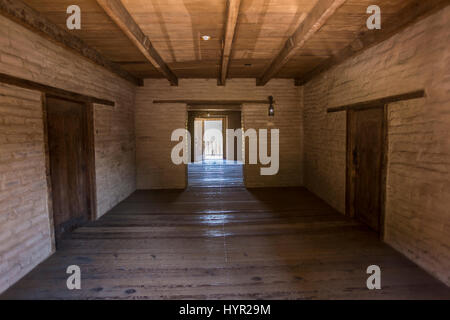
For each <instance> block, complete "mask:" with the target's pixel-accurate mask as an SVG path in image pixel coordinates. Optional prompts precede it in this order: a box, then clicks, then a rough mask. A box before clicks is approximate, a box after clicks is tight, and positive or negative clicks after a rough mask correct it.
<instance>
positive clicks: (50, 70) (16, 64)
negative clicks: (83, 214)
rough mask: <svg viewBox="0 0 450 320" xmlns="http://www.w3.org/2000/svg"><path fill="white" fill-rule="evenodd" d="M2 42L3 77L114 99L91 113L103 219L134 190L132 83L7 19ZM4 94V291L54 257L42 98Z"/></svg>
mask: <svg viewBox="0 0 450 320" xmlns="http://www.w3.org/2000/svg"><path fill="white" fill-rule="evenodd" d="M0 44H1V46H0V72H2V73H6V74H10V75H13V76H17V77H21V78H25V79H29V80H34V81H37V82H41V83H44V84H47V85H50V86H54V87H58V88H62V89H66V90H70V91H75V92H79V93H82V94H88V95H92V96H96V97H98V98H104V99H109V100H113V101H115V102H116V107H114V108H111V107H105V106H96V107H95V115H94V116H95V132H96V136H95V151H96V152H95V153H96V175H97V207H98V212H97V213H98V215H99V216H100V215H102V214H104V213H105V212H106V211H108V210H109V209H110V208H112V207H113V206H114V205H116V204H117V203H118V202H119V201H121V200H123V199H124V198H125V197H127V196H128V195H129V194H130V193H131V192H133V191H134V190H135V138H134V114H133V112H134V110H133V104H134V86H133V85H132V84H129V83H128V82H126V81H124V80H122V79H120V78H118V77H117V76H115V75H113V74H111V73H110V72H108V71H105V70H104V69H103V68H101V67H99V66H96V65H94V64H93V63H91V62H89V61H87V60H85V59H82V58H80V57H79V56H78V55H76V54H73V53H71V52H70V51H68V50H66V49H64V48H62V47H60V46H58V45H57V44H55V43H53V42H50V41H48V40H46V39H44V38H42V37H41V36H39V35H37V34H35V33H33V32H31V31H29V30H27V29H25V28H23V27H22V26H20V25H18V24H16V23H15V22H12V21H11V20H9V19H7V18H5V17H3V16H0ZM0 90H1V94H0V99H1V101H0V145H1V149H0V157H1V158H0V186H1V189H0V292H1V291H3V290H4V289H6V288H7V287H8V286H9V285H11V284H12V283H14V282H15V281H17V280H18V279H19V278H20V277H22V276H23V275H24V274H26V273H27V272H28V271H29V270H31V269H32V268H33V267H34V266H35V265H36V264H37V263H39V262H40V261H42V260H43V259H44V258H45V257H47V256H48V255H49V254H50V245H51V239H50V236H49V232H48V229H49V221H48V210H47V207H46V206H47V204H46V199H47V196H46V193H47V189H46V188H47V187H46V180H45V168H44V158H43V148H44V145H43V128H42V125H43V124H42V108H41V102H40V99H41V98H40V93H39V92H30V91H27V90H23V89H20V88H14V87H8V86H2V87H1V88H0ZM44 201H45V203H44Z"/></svg>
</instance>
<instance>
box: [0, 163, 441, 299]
mask: <svg viewBox="0 0 450 320" xmlns="http://www.w3.org/2000/svg"><path fill="white" fill-rule="evenodd" d="M193 167H194V168H195V169H198V170H195V171H193V172H194V173H195V172H196V173H197V176H196V179H195V180H194V181H195V183H194V184H195V186H192V187H189V188H188V189H187V190H153V191H136V192H135V193H134V194H132V195H131V196H130V197H129V198H127V199H126V200H125V201H123V202H122V203H120V204H119V205H117V206H116V207H115V208H114V209H112V210H111V211H110V212H109V213H107V214H106V215H105V216H103V217H102V218H101V219H99V220H98V221H95V222H92V223H89V224H88V225H86V226H84V227H81V228H79V229H77V230H75V231H74V232H73V233H71V234H68V235H66V237H65V238H64V239H63V240H62V242H61V247H60V248H59V249H58V251H57V252H56V253H55V254H54V255H53V256H51V257H50V258H48V259H47V260H46V261H44V262H43V263H42V264H40V265H39V266H38V267H37V268H35V269H34V270H33V271H32V272H31V273H29V274H28V275H27V276H25V278H23V279H22V280H20V281H19V282H18V283H17V284H15V285H14V286H13V287H11V288H10V289H9V290H8V291H6V292H5V293H4V294H3V295H2V296H0V298H1V299H107V298H108V299H135V298H139V299H431V298H435V299H443V298H445V299H448V298H450V289H448V288H447V287H446V286H445V285H444V284H442V283H439V282H438V281H437V280H435V279H433V278H432V277H431V276H430V275H428V274H427V273H425V272H424V271H423V270H421V269H419V268H418V267H417V266H416V265H415V264H413V263H412V262H410V261H409V260H407V259H406V258H404V257H403V256H401V255H400V254H399V253H397V252H396V251H394V250H393V249H392V248H390V247H388V246H387V245H385V244H383V243H382V242H380V241H379V240H378V237H377V235H376V234H375V233H374V232H372V231H370V230H369V229H368V228H367V227H365V226H362V225H361V224H359V223H357V222H354V221H352V220H349V219H348V218H346V217H344V216H342V215H340V214H339V213H337V212H336V211H335V210H334V209H332V208H331V207H330V206H328V205H327V204H325V203H324V202H323V201H321V200H320V199H319V198H317V197H316V196H314V195H313V194H312V193H310V192H309V191H307V190H306V189H304V188H264V189H252V190H247V189H245V188H243V187H242V186H234V187H228V188H215V187H212V186H211V185H208V183H206V182H205V181H203V185H201V182H202V181H201V180H202V179H201V177H202V175H201V174H198V172H200V169H203V170H205V167H203V168H202V166H201V165H194V166H193ZM218 168H220V170H223V171H224V175H226V176H228V175H227V172H230V173H231V172H234V171H235V170H236V166H219V167H218ZM209 176H210V175H209V174H208V175H206V176H203V177H204V178H205V177H206V178H205V179H207V180H208V181H210V180H209ZM224 181H226V179H225V180H224ZM231 181H234V179H231ZM233 183H234V182H233ZM222 186H223V185H222ZM373 264H376V265H379V266H380V267H381V272H382V278H381V279H382V280H381V284H382V289H383V290H368V289H367V287H366V280H367V277H368V275H367V274H366V268H367V267H368V266H369V265H373ZM70 265H78V266H79V267H80V268H81V278H82V279H81V290H73V291H70V290H68V289H67V288H66V279H67V277H68V275H67V274H66V268H67V267H68V266H70Z"/></svg>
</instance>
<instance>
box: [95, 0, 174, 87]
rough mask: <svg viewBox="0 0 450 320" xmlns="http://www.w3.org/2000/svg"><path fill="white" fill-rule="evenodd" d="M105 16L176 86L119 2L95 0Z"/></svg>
mask: <svg viewBox="0 0 450 320" xmlns="http://www.w3.org/2000/svg"><path fill="white" fill-rule="evenodd" d="M97 3H98V4H99V5H100V6H101V7H102V8H103V10H105V12H106V14H107V15H108V16H109V17H110V18H111V19H112V20H113V21H114V22H115V23H116V24H117V26H118V27H119V28H120V29H122V31H123V32H124V33H125V34H126V35H127V36H128V38H130V40H131V41H132V42H133V43H134V44H135V45H136V47H137V48H138V49H139V50H140V51H141V52H142V54H143V55H144V56H145V57H146V58H147V60H148V61H150V63H151V64H153V65H154V66H155V67H156V68H157V69H158V70H159V71H160V72H161V73H162V74H163V75H164V76H165V77H166V78H167V80H169V82H170V83H171V84H172V85H173V86H177V85H178V78H177V76H176V75H175V74H174V73H173V72H172V70H170V68H169V66H168V65H167V64H166V63H165V62H164V60H163V58H162V57H161V56H160V55H159V53H158V51H156V49H155V48H154V47H153V45H152V43H151V41H150V39H149V38H148V37H147V36H146V35H145V34H144V32H143V31H142V30H141V28H140V27H139V25H138V24H137V23H136V22H135V21H134V19H133V17H132V16H131V15H130V13H129V12H128V11H127V9H126V8H125V7H124V5H123V4H122V2H121V1H120V0H97Z"/></svg>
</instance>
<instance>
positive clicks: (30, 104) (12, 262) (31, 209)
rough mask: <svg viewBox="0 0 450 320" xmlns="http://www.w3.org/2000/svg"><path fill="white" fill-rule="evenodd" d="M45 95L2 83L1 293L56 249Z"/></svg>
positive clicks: (0, 137)
mask: <svg viewBox="0 0 450 320" xmlns="http://www.w3.org/2000/svg"><path fill="white" fill-rule="evenodd" d="M47 192H48V190H47V180H46V175H45V152H44V128H43V121H42V104H41V94H40V93H39V92H36V91H28V90H25V89H21V88H17V87H11V86H6V85H2V84H0V293H1V292H2V291H4V290H5V289H6V288H8V287H9V286H10V285H11V284H13V283H14V282H15V281H16V280H17V279H19V278H21V277H22V276H23V275H24V274H25V273H27V272H28V271H29V270H31V269H32V268H33V267H34V266H36V265H37V264H38V263H39V262H41V261H42V260H43V259H45V258H46V257H47V256H48V255H49V254H50V253H51V251H52V243H51V238H50V237H51V235H50V234H51V233H50V220H49V212H48V206H47Z"/></svg>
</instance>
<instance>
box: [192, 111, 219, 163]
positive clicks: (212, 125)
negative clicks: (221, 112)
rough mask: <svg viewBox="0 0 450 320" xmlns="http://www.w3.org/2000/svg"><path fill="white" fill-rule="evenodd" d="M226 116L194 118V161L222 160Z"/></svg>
mask: <svg viewBox="0 0 450 320" xmlns="http://www.w3.org/2000/svg"><path fill="white" fill-rule="evenodd" d="M224 128H226V118H225V117H224V118H211V119H208V118H206V119H205V118H195V120H194V148H195V158H194V161H195V162H199V161H204V160H223V159H224V157H225V152H224V151H225V143H224V140H225V134H224Z"/></svg>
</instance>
